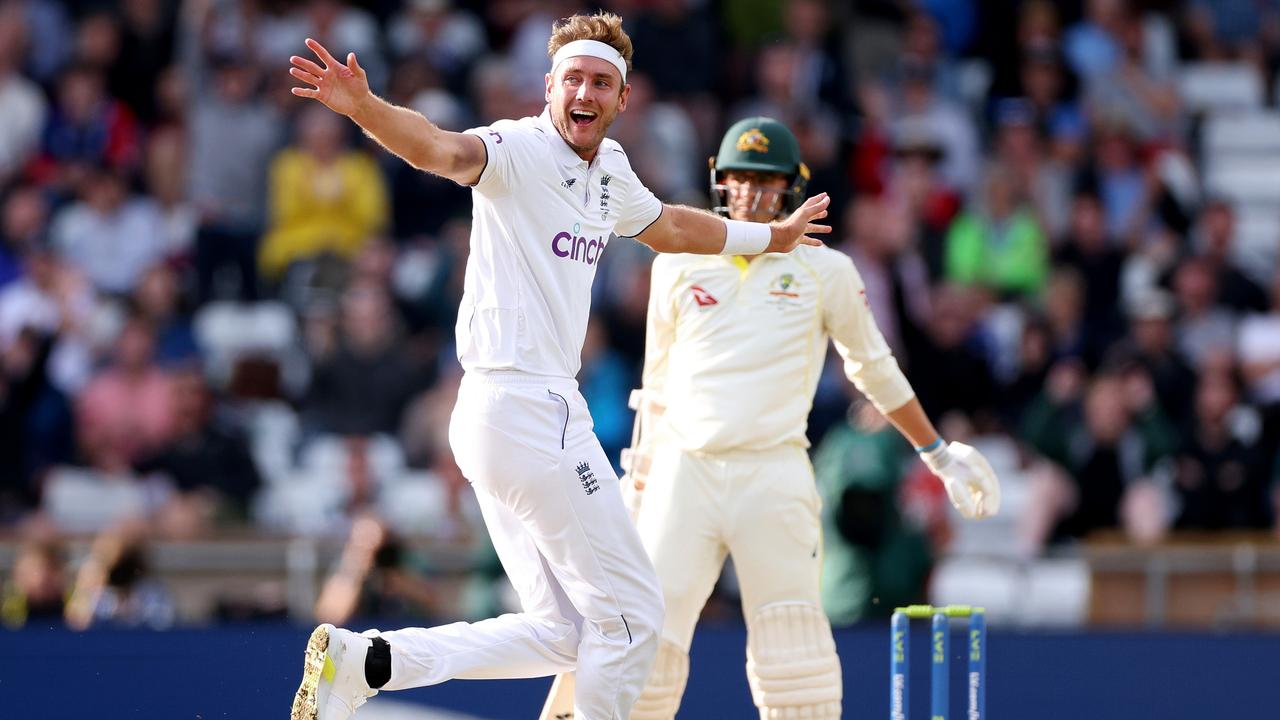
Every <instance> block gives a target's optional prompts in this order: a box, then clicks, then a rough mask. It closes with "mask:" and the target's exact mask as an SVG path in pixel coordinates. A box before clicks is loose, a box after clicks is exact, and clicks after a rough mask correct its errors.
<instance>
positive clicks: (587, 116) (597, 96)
mask: <svg viewBox="0 0 1280 720" xmlns="http://www.w3.org/2000/svg"><path fill="white" fill-rule="evenodd" d="M546 80H547V104H548V105H549V106H550V107H551V123H552V124H553V125H555V128H556V130H558V131H559V132H560V137H562V138H564V141H565V142H566V143H568V144H569V147H571V148H573V150H574V152H576V153H578V156H579V157H581V158H582V159H583V160H590V159H591V158H593V157H595V153H596V149H597V148H599V147H600V142H601V141H602V140H604V135H605V133H606V132H607V131H608V130H609V126H610V125H612V124H613V121H614V120H615V119H616V118H617V117H618V113H620V112H622V111H623V110H626V109H627V96H628V95H629V94H630V92H631V86H630V85H623V84H622V76H621V75H620V74H619V73H618V69H617V68H615V67H614V66H613V65H612V64H610V63H608V62H606V61H604V60H601V59H600V58H597V57H591V56H579V57H571V58H567V59H565V60H564V61H563V62H561V63H560V64H559V65H558V66H557V67H555V68H552V72H550V73H548V74H547V76H546Z"/></svg>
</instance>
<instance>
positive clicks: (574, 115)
mask: <svg viewBox="0 0 1280 720" xmlns="http://www.w3.org/2000/svg"><path fill="white" fill-rule="evenodd" d="M569 120H570V122H572V123H573V124H574V125H576V126H577V127H586V126H588V125H590V124H591V123H593V122H595V120H596V114H595V113H594V112H592V111H590V110H570V111H569Z"/></svg>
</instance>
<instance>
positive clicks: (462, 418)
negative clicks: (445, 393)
mask: <svg viewBox="0 0 1280 720" xmlns="http://www.w3.org/2000/svg"><path fill="white" fill-rule="evenodd" d="M592 428H593V423H592V420H591V415H590V413H589V412H588V410H587V404H586V401H585V400H583V398H582V396H581V395H580V394H579V393H578V385H577V382H575V381H574V380H572V379H566V378H548V377H540V376H531V375H527V374H524V373H517V372H507V371H500V372H487V373H480V372H469V373H467V374H466V375H465V376H464V377H463V379H462V385H461V387H460V388H459V390H458V401H457V404H456V405H455V406H454V410H453V418H452V421H451V422H450V425H449V443H450V445H451V446H452V447H453V453H454V458H455V459H456V461H457V463H458V467H459V468H460V469H461V470H462V472H463V474H464V475H465V476H466V477H467V479H468V480H470V482H471V485H472V488H473V489H474V490H475V493H476V497H477V499H478V501H479V504H480V509H481V512H482V513H483V515H484V521H485V525H486V526H487V527H488V530H489V535H490V537H491V539H492V541H493V546H494V549H495V550H496V551H497V553H498V557H499V559H501V561H502V566H503V568H504V569H505V570H506V572H507V577H508V578H509V579H510V580H511V584H512V585H513V586H514V587H515V590H516V593H517V595H519V597H520V604H521V607H522V612H519V613H509V614H506V615H501V616H499V617H496V618H491V619H489V620H482V621H480V622H475V623H465V622H458V623H453V624H451V625H442V626H439V627H434V628H408V629H404V630H396V631H393V632H387V633H383V634H382V636H383V637H384V638H385V639H386V640H387V642H389V643H391V653H392V654H391V681H390V682H389V683H388V684H387V685H386V689H389V690H399V689H404V688H410V687H420V686H423V685H434V684H436V683H441V682H444V681H446V680H450V679H453V678H465V679H491V678H524V677H539V676H545V675H554V674H556V673H561V672H567V671H573V670H576V671H577V686H576V694H575V697H574V702H575V704H576V706H577V707H576V715H575V718H576V720H625V718H627V717H628V716H629V715H630V714H631V707H632V705H633V704H634V703H635V700H636V697H637V696H638V695H639V694H640V691H641V689H642V688H643V686H644V683H645V680H646V678H647V677H648V675H649V670H650V668H651V666H652V665H653V660H654V656H655V654H656V653H657V647H658V635H659V633H660V632H661V628H662V618H663V609H662V591H661V587H660V585H659V584H658V577H657V574H656V573H655V572H654V569H653V565H652V563H651V562H650V561H649V558H648V556H647V555H646V554H645V550H644V546H643V545H642V544H641V542H640V537H639V535H638V534H637V533H636V530H635V527H634V525H632V523H631V520H630V518H629V517H628V516H627V511H626V508H625V507H624V505H623V502H622V496H621V493H620V489H619V484H618V478H617V476H616V475H615V474H614V472H613V467H612V465H611V464H610V463H609V460H608V458H606V457H605V454H604V451H603V450H602V449H601V447H600V442H599V441H598V440H597V439H596V436H595V433H594V432H593V431H592ZM534 712H536V709H535V710H534Z"/></svg>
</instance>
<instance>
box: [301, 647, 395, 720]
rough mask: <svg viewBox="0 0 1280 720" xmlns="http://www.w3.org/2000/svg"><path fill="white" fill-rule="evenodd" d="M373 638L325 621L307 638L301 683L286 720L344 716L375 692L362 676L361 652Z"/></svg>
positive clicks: (332, 719) (344, 719) (331, 719)
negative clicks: (291, 710)
mask: <svg viewBox="0 0 1280 720" xmlns="http://www.w3.org/2000/svg"><path fill="white" fill-rule="evenodd" d="M372 643H373V641H372V640H371V639H370V638H369V637H366V636H364V635H359V634H357V633H353V632H351V631H350V630H343V629H342V628H338V627H334V626H333V625H330V624H328V623H325V624H323V625H320V626H318V627H316V629H315V630H313V631H312V632H311V639H310V640H308V641H307V650H306V655H305V660H304V664H303V666H302V684H301V685H299V686H298V692H297V693H296V694H295V695H294V696H293V712H292V713H291V714H290V715H289V720H347V718H349V717H351V715H352V714H353V713H355V711H356V708H358V707H360V706H361V705H363V704H364V703H365V701H366V700H368V699H369V698H371V697H373V696H374V695H377V694H378V691H377V690H374V689H373V688H371V687H369V683H368V682H366V681H365V676H364V660H365V655H366V654H367V653H368V651H369V647H370V645H372Z"/></svg>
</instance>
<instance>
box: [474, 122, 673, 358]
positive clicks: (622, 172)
mask: <svg viewBox="0 0 1280 720" xmlns="http://www.w3.org/2000/svg"><path fill="white" fill-rule="evenodd" d="M467 132H468V133H470V134H473V135H475V136H476V137H479V138H480V139H481V140H483V141H484V147H485V151H486V152H487V153H488V160H487V163H486V165H485V168H484V171H483V172H482V173H481V174H480V180H479V182H477V183H476V185H475V188H474V189H473V191H472V193H471V198H472V226H471V256H470V258H469V259H468V260H467V274H466V282H465V288H464V291H463V296H462V304H461V306H460V308H459V310H458V324H457V328H456V331H457V340H458V359H459V360H460V361H461V362H462V367H463V368H464V369H465V370H467V371H471V370H519V371H522V372H526V373H530V374H534V375H548V376H554V377H566V378H572V377H574V376H576V375H577V374H578V368H579V367H580V365H581V364H582V358H581V355H582V341H583V338H584V336H585V335H586V330H587V316H588V313H589V311H590V307H591V283H592V281H593V280H594V279H595V274H596V267H597V266H598V264H599V262H600V257H601V256H602V255H603V254H604V250H605V247H606V246H608V244H609V242H610V239H611V238H612V237H613V236H614V235H615V234H616V235H619V236H623V237H634V236H636V235H638V234H640V233H641V232H643V231H644V230H645V229H646V228H648V227H649V226H650V225H651V224H653V222H654V221H655V220H657V219H658V216H659V215H660V214H661V213H662V203H660V202H659V201H658V199H657V198H656V197H654V195H653V193H651V192H649V189H648V188H646V187H645V186H644V185H643V184H641V183H640V180H639V179H638V178H637V177H636V175H635V173H634V172H632V170H631V164H630V163H629V162H628V160H627V155H626V153H624V152H623V151H622V148H621V147H620V146H619V145H618V143H616V142H614V141H613V140H609V139H607V138H606V139H605V140H604V141H603V142H602V143H601V145H600V149H599V152H597V153H596V156H595V158H594V159H593V160H592V161H591V162H590V163H587V162H586V161H585V160H583V159H582V158H580V157H578V155H577V153H575V152H574V151H573V149H572V148H570V147H569V146H568V145H567V144H566V143H565V141H564V139H563V138H561V137H560V133H559V132H557V131H556V129H555V127H554V126H553V125H552V124H551V115H550V112H549V110H544V111H543V112H542V115H540V116H538V117H527V118H522V119H520V120H500V121H498V122H496V123H494V124H492V125H490V126H488V127H480V128H473V129H471V130H468V131H467Z"/></svg>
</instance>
